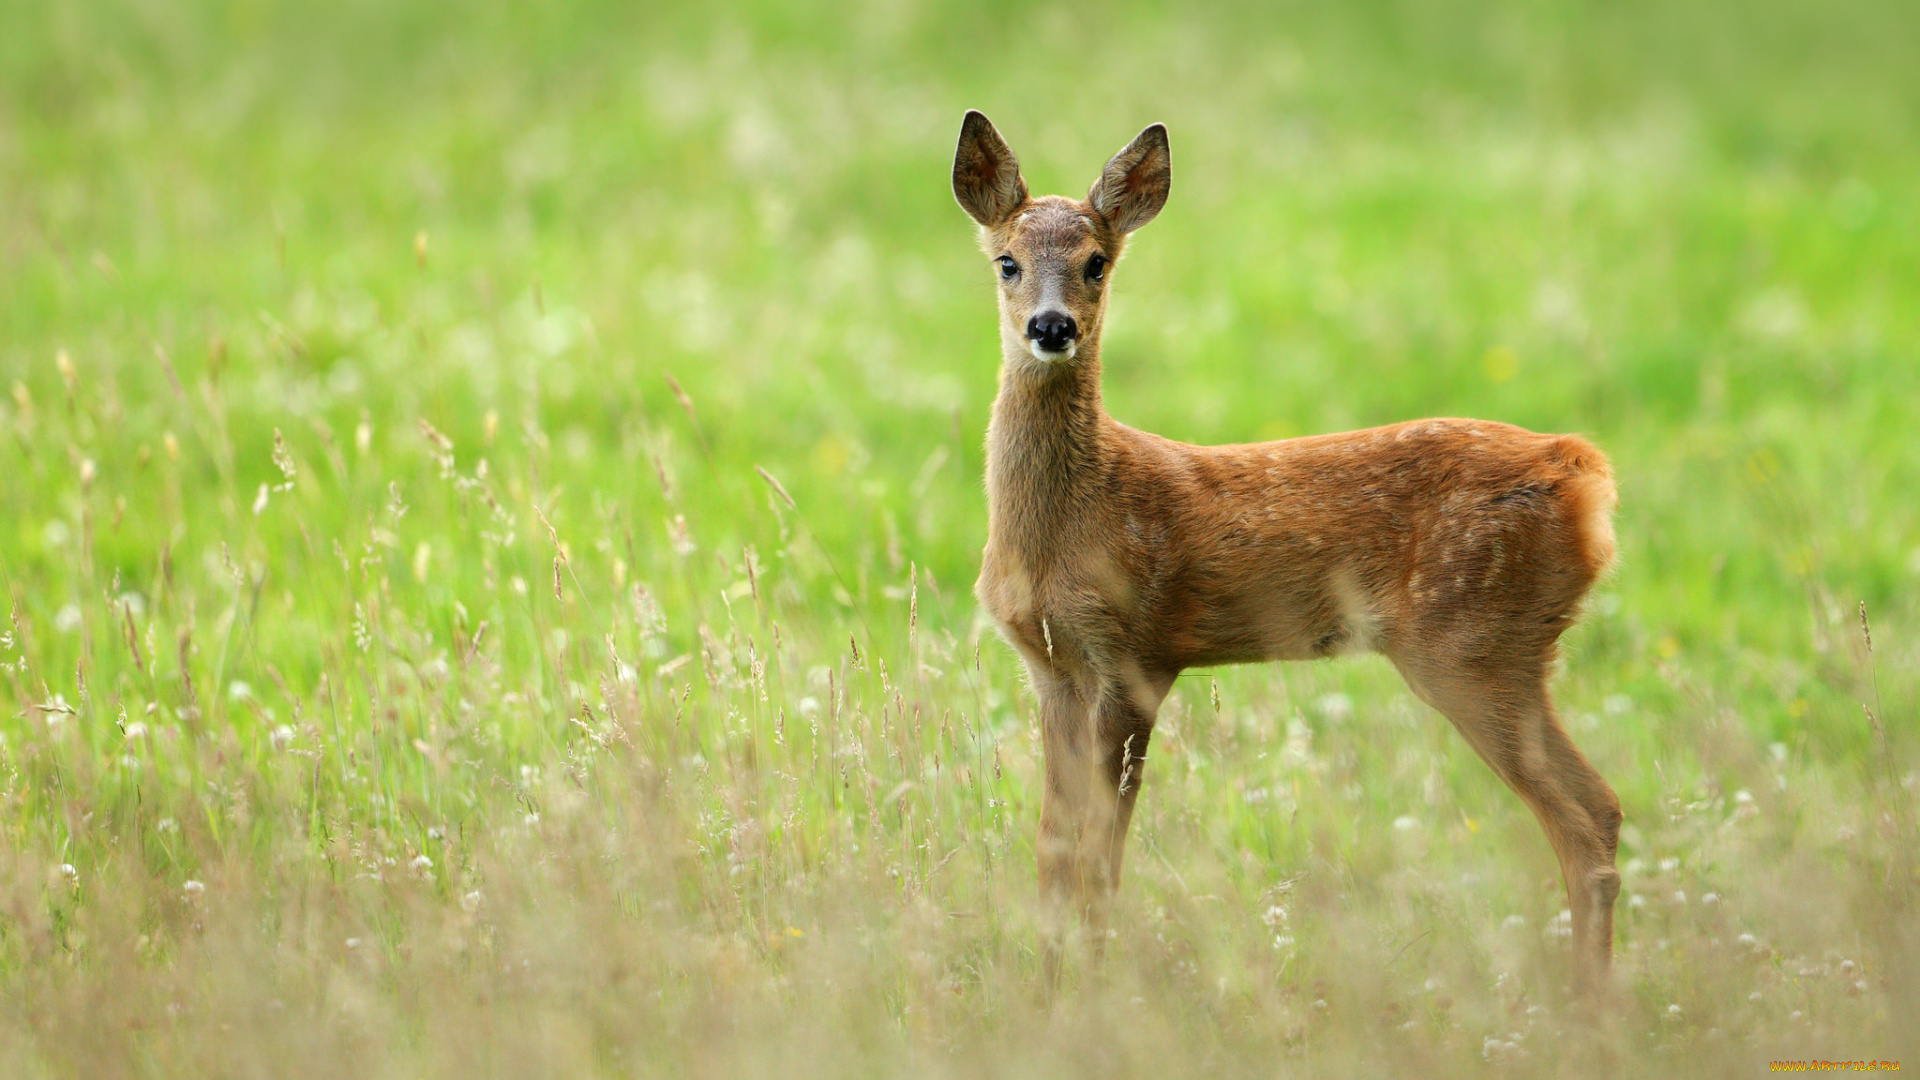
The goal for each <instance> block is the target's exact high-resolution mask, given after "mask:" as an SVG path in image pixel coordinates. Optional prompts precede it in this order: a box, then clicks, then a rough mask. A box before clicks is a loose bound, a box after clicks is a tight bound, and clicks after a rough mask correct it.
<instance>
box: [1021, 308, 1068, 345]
mask: <svg viewBox="0 0 1920 1080" xmlns="http://www.w3.org/2000/svg"><path fill="white" fill-rule="evenodd" d="M1078 336H1080V327H1079V326H1077V325H1075V324H1074V321H1073V316H1071V315H1068V314H1067V313H1066V312H1064V311H1043V312H1041V313H1040V314H1038V315H1035V316H1034V317H1033V318H1031V319H1028V320H1027V340H1029V341H1032V342H1034V343H1035V344H1037V345H1039V346H1040V347H1041V348H1043V349H1045V350H1047V351H1048V352H1064V351H1065V350H1066V347H1067V346H1068V345H1070V344H1072V343H1073V339H1074V338H1076V337H1078Z"/></svg>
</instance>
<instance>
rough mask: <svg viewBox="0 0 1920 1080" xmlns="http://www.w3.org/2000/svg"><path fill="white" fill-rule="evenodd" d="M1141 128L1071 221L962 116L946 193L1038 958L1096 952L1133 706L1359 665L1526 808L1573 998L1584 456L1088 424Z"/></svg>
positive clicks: (1156, 159)
mask: <svg viewBox="0 0 1920 1080" xmlns="http://www.w3.org/2000/svg"><path fill="white" fill-rule="evenodd" d="M1172 176H1173V171H1172V158H1171V154H1170V150H1169V147H1168V142H1167V129H1166V127H1165V126H1164V125H1162V124H1153V125H1150V126H1149V127H1147V128H1146V129H1144V130H1143V131H1141V132H1140V134H1139V135H1138V136H1137V137H1135V138H1134V139H1133V141H1132V142H1130V143H1128V144H1127V145H1126V147H1125V148H1124V149H1122V150H1121V151H1120V152H1119V153H1118V154H1116V155H1114V157H1113V158H1112V160H1110V161H1108V162H1107V164H1106V167H1105V168H1103V169H1102V170H1101V172H1100V175H1099V177H1098V178H1097V179H1095V180H1094V182H1093V186H1092V187H1091V189H1089V191H1088V192H1087V197H1086V198H1085V199H1073V198H1069V197H1066V196H1061V195H1044V196H1039V197H1035V196H1032V195H1030V194H1029V193H1028V190H1027V184H1026V180H1025V179H1024V178H1023V177H1022V176H1021V173H1020V165H1019V162H1018V160H1017V159H1016V158H1015V156H1014V153H1013V151H1012V149H1011V148H1009V146H1008V145H1007V142H1006V140H1005V139H1003V138H1002V137H1001V136H1000V133H999V132H998V131H997V130H995V128H994V126H993V124H992V122H991V121H989V120H988V119H987V118H986V116H985V115H983V114H981V113H980V112H978V111H969V112H968V113H967V114H966V118H965V120H964V121H963V123H962V125H961V129H960V140H959V145H958V147H957V148H956V150H955V153H954V162H953V193H954V197H955V198H956V199H957V200H958V202H959V203H960V206H961V208H962V209H963V210H965V211H966V213H967V215H968V216H969V217H971V218H972V219H973V221H974V222H975V223H976V224H977V225H978V226H979V240H980V246H981V248H982V250H983V251H984V252H985V253H986V254H987V256H988V258H989V260H990V266H991V269H992V273H993V276H994V278H995V280H996V283H997V291H998V299H999V308H1000V346H1001V366H1000V372H999V387H998V392H997V394H996V396H995V398H994V401H993V406H992V415H991V420H990V422H989V424H988V429H987V438H986V493H987V522H988V524H987V541H986V546H985V550H984V551H983V553H982V556H981V568H980V576H979V579H978V581H977V583H976V585H975V590H974V591H975V595H976V597H977V598H978V600H979V602H980V604H981V607H982V609H983V610H984V611H985V612H986V613H987V614H989V615H990V616H991V617H992V619H993V620H994V622H995V623H996V624H997V627H998V629H999V631H1000V633H1001V635H1002V636H1004V637H1005V638H1006V640H1007V641H1008V642H1009V643H1010V644H1011V645H1012V646H1013V648H1014V649H1015V650H1016V651H1017V652H1018V654H1019V656H1020V659H1021V660H1022V661H1023V665H1024V667H1025V669H1026V675H1027V678H1028V682H1029V686H1030V688H1031V690H1032V693H1033V696H1034V698H1035V699H1036V701H1037V713H1038V720H1039V728H1040V736H1041V750H1042V756H1043V763H1044V764H1043V772H1044V784H1045V786H1044V790H1043V792H1042V800H1041V811H1040V823H1039V833H1038V837H1037V840H1036V843H1035V850H1036V854H1037V860H1038V879H1039V891H1040V896H1041V910H1042V911H1043V912H1044V913H1046V916H1045V918H1044V920H1043V924H1042V925H1043V926H1045V927H1049V928H1050V929H1047V930H1046V931H1045V934H1044V937H1045V941H1046V945H1045V948H1044V950H1043V952H1044V956H1045V960H1046V968H1047V971H1048V977H1049V980H1050V981H1057V978H1058V972H1059V964H1060V963H1061V949H1062V947H1063V946H1062V944H1061V943H1062V942H1063V941H1064V940H1065V934H1066V931H1065V930H1064V929H1063V927H1065V926H1066V925H1068V924H1069V923H1073V922H1078V923H1079V924H1081V925H1083V926H1085V927H1087V928H1088V929H1089V930H1091V931H1092V935H1091V936H1093V937H1094V938H1095V939H1096V940H1098V939H1100V938H1103V937H1104V936H1105V935H1106V929H1105V928H1106V925H1107V922H1108V920H1109V909H1110V907H1111V905H1112V902H1113V897H1114V894H1115V891H1116V890H1117V888H1118V886H1119V882H1120V870H1121V862H1122V856H1123V854H1124V849H1125V844H1126V836H1127V828H1128V825H1129V823H1130V821H1131V820H1132V816H1133V809H1134V803H1135V800H1136V799H1137V798H1138V796H1139V793H1140V790H1141V784H1142V780H1143V779H1144V775H1143V774H1144V769H1145V765H1146V761H1147V747H1148V744H1149V742H1150V741H1151V739H1152V737H1153V729H1154V722H1155V718H1156V716H1157V715H1158V712H1159V709H1160V706H1161V703H1162V702H1163V701H1164V700H1165V698H1166V697H1167V694H1168V692H1169V691H1170V689H1171V688H1172V686H1173V682H1174V679H1175V678H1176V677H1177V676H1178V675H1179V674H1180V673H1181V672H1182V671H1184V670H1186V669H1189V668H1195V667H1215V666H1219V665H1226V664H1239V663H1254V662H1262V661H1269V660H1310V659H1316V658H1321V657H1328V656H1334V655H1339V654H1347V653H1360V652H1376V653H1380V654H1382V655H1384V656H1385V657H1386V658H1387V659H1388V660H1389V661H1390V662H1391V663H1392V664H1393V666H1394V667H1395V668H1396V669H1397V670H1398V671H1399V673H1400V675H1401V676H1402V678H1404V679H1405V681H1406V683H1407V685H1408V687H1409V688H1410V689H1411V690H1412V692H1413V693H1414V695H1415V696H1416V697H1418V698H1419V699H1420V700H1422V701H1424V702H1426V703H1427V704H1429V705H1431V706H1432V707H1433V708H1434V709H1436V710H1437V711H1439V712H1440V713H1441V714H1442V715H1444V716H1445V717H1446V718H1447V719H1448V720H1449V721H1451V722H1452V724H1453V726H1454V727H1455V728H1456V729H1458V731H1459V732H1460V734H1461V735H1462V736H1464V737H1465V739H1466V741H1467V743H1468V745H1470V746H1471V747H1472V748H1473V749H1474V750H1475V751H1476V752H1477V753H1478V754H1479V756H1480V757H1481V758H1482V759H1483V760H1484V761H1485V762H1486V764H1487V765H1488V766H1490V767H1491V768H1492V770H1493V771H1494V773H1495V774H1496V775H1498V776H1499V778H1500V779H1501V780H1502V781H1504V782H1505V783H1506V784H1507V786H1508V787H1509V788H1511V789H1512V790H1513V791H1514V793H1515V794H1517V795H1518V796H1519V797H1520V799H1521V800H1522V801H1523V802H1524V803H1525V804H1526V805H1527V807H1528V808H1529V809H1530V810H1531V811H1532V812H1533V814H1534V816H1535V817H1536V818H1537V819H1538V821H1539V824H1540V826H1541V828H1542V829H1543V830H1544V831H1545V832H1546V835H1547V840H1548V842H1549V843H1550V844H1551V845H1552V848H1553V851H1554V854H1555V855H1556V857H1557V859H1558V862H1559V866H1560V871H1561V876H1562V878H1563V881H1564V884H1565V887H1566V895H1567V910H1568V912H1570V914H1571V920H1572V949H1573V965H1572V972H1573V983H1574V986H1575V988H1576V990H1587V989H1594V988H1598V987H1599V986H1601V985H1602V984H1603V983H1604V980H1605V978H1606V974H1607V970H1608V966H1609V963H1610V959H1611V955H1612V943H1613V904H1614V900H1615V898H1616V896H1617V895H1618V894H1619V891H1620V874H1619V871H1618V870H1616V869H1615V866H1614V859H1615V852H1616V850H1617V848H1618V844H1619V835H1620V825H1621V820H1622V815H1621V810H1620V801H1619V799H1618V798H1617V797H1616V796H1615V794H1614V792H1613V789H1612V788H1610V787H1609V786H1608V785H1607V782H1606V780H1605V779H1603V778H1602V777H1601V776H1600V774H1599V772H1598V771H1596V770H1595V769H1594V767H1593V765H1592V764H1590V763H1589V762H1588V760H1587V758H1586V756H1585V755H1584V754H1582V753H1581V751H1580V750H1579V748H1578V747H1576V746H1575V745H1574V743H1573V741H1572V739H1571V738H1569V737H1568V735H1567V732H1566V729H1565V728H1564V727H1563V726H1562V725H1561V723H1560V720H1559V717H1558V715H1557V714H1556V711H1555V708H1554V703H1553V699H1552V697H1551V696H1550V694H1549V693H1548V681H1549V676H1550V674H1551V670H1552V668H1553V666H1554V664H1555V660H1556V656H1557V649H1558V642H1559V639H1560V636H1561V634H1562V632H1563V631H1565V630H1566V629H1567V628H1568V627H1569V626H1570V625H1572V623H1573V622H1574V620H1575V619H1576V617H1577V616H1578V614H1579V610H1580V608H1581V605H1582V601H1583V598H1584V597H1585V596H1586V594H1587V592H1588V590H1589V589H1590V588H1591V587H1592V585H1593V584H1594V582H1595V581H1596V580H1597V579H1598V578H1599V577H1600V576H1601V575H1602V574H1603V573H1604V572H1606V571H1607V569H1608V568H1609V567H1610V565H1611V564H1612V562H1613V559H1614V549H1615V541H1614V532H1613V512H1614V510H1615V506H1616V502H1617V496H1616V494H1615V489H1614V482H1613V475H1612V469H1611V466H1610V465H1609V463H1608V461H1607V458H1606V457H1605V456H1604V455H1603V454H1602V453H1601V452H1600V451H1599V450H1598V449H1596V448H1595V447H1594V446H1593V445H1592V444H1591V443H1589V442H1588V441H1587V440H1585V439H1583V438H1580V437H1578V436H1575V435H1543V434H1536V433H1534V432H1531V431H1527V430H1524V429H1522V428H1519V427H1514V426H1511V425H1508V424H1502V423H1494V422H1489V421H1483V420H1464V419H1428V420H1414V421H1410V422H1405V423H1398V424H1391V425H1388V426H1385V427H1376V428H1370V429H1366V430H1362V431H1350V432H1344V433H1339V434H1323V435H1311V436H1306V437H1301V438H1292V439H1282V440H1279V441H1273V442H1255V443H1241V444H1234V445H1224V446H1197V445H1190V444H1187V443H1181V442H1175V441H1173V440H1171V439H1166V438H1162V437H1160V436H1158V435H1153V434H1149V433H1148V432H1145V431H1138V430H1135V429H1133V428H1130V427H1128V426H1126V425H1125V424H1122V423H1119V422H1118V421H1116V420H1114V419H1113V418H1112V417H1111V416H1109V415H1108V414H1107V412H1106V410H1105V408H1104V407H1103V405H1102V402H1101V391H1100V338H1101V327H1102V324H1103V322H1104V319H1105V316H1106V310H1107V298H1108V295H1109V293H1110V290H1111V283H1112V281H1113V271H1114V269H1115V268H1116V267H1117V265H1118V263H1119V261H1120V258H1121V254H1122V251H1123V250H1124V248H1125V246H1126V242H1127V239H1128V237H1129V236H1131V235H1132V234H1133V232H1134V231H1135V230H1137V229H1139V228H1140V227H1141V226H1143V225H1145V224H1147V223H1148V222H1149V221H1151V220H1153V218H1154V217H1155V216H1156V215H1158V214H1159V212H1160V210H1161V208H1162V207H1163V206H1165V205H1166V201H1167V196H1168V192H1169V190H1170V188H1171V182H1172Z"/></svg>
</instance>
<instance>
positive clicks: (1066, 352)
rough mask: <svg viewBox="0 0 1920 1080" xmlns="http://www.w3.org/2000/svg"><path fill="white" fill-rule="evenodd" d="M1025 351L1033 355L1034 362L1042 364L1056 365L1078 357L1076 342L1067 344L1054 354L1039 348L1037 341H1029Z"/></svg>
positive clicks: (1049, 350) (1051, 351)
mask: <svg viewBox="0 0 1920 1080" xmlns="http://www.w3.org/2000/svg"><path fill="white" fill-rule="evenodd" d="M1027 351H1028V352H1030V353H1032V354H1033V358H1034V359H1035V360H1038V361H1040V362H1041V363H1043V364H1058V363H1061V362H1063V361H1067V360H1071V359H1073V358H1074V357H1075V356H1078V355H1079V354H1080V343H1079V342H1077V341H1069V342H1067V347H1066V348H1064V349H1061V350H1060V351H1059V352H1054V351H1053V350H1051V349H1043V348H1041V347H1040V343H1039V342H1037V341H1029V342H1027Z"/></svg>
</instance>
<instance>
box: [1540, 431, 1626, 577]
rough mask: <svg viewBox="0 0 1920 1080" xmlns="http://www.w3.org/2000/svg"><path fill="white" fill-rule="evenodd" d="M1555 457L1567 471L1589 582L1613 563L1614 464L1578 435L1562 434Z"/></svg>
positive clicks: (1617, 498)
mask: <svg viewBox="0 0 1920 1080" xmlns="http://www.w3.org/2000/svg"><path fill="white" fill-rule="evenodd" d="M1554 457H1556V458H1557V459H1558V460H1559V463H1560V465H1561V466H1562V467H1563V468H1565V469H1566V470H1567V476H1566V479H1565V480H1564V481H1563V484H1562V488H1561V490H1562V491H1564V492H1565V493H1566V499H1567V509H1568V512H1569V516H1570V517H1571V518H1572V521H1573V524H1574V528H1575V529H1576V531H1577V535H1578V537H1579V542H1580V555H1581V558H1582V559H1583V560H1584V561H1585V562H1586V567H1587V571H1588V574H1589V577H1588V584H1589V585H1591V584H1592V583H1593V582H1594V581H1595V580H1598V579H1599V577H1600V575H1602V574H1604V573H1606V572H1607V569H1608V568H1609V567H1611V566H1612V565H1613V557H1614V550H1615V547H1614V539H1613V510H1614V507H1615V506H1618V505H1619V503H1620V496H1619V494H1618V493H1617V492H1616V491H1615V490H1614V487H1613V466H1612V465H1609V464H1608V463H1607V456H1606V455H1605V454H1603V453H1601V452H1600V449H1599V448H1598V447H1596V446H1594V445H1593V444H1592V443H1590V442H1588V441H1587V440H1585V439H1582V438H1580V437H1579V436H1578V435H1562V436H1560V438H1559V440H1558V441H1557V442H1556V443H1555V444H1554Z"/></svg>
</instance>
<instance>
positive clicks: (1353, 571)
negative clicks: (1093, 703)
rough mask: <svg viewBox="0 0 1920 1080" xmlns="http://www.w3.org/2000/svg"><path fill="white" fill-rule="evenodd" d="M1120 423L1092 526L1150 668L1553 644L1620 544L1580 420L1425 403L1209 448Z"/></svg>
mask: <svg viewBox="0 0 1920 1080" xmlns="http://www.w3.org/2000/svg"><path fill="white" fill-rule="evenodd" d="M1114 440H1115V444H1114V445H1115V450H1116V453H1115V457H1114V461H1115V465H1116V467H1115V469H1114V470H1113V473H1112V481H1111V483H1112V492H1111V497H1110V498H1109V499H1107V500H1106V502H1105V505H1106V506H1107V507H1108V508H1109V509H1108V511H1107V512H1108V513H1109V514H1110V515H1111V520H1110V521H1109V522H1108V523H1107V524H1106V525H1105V526H1104V528H1103V529H1101V530H1099V532H1101V533H1103V534H1104V535H1107V536H1110V537H1113V538H1114V542H1113V544H1112V550H1110V551H1109V552H1107V553H1106V554H1105V555H1104V558H1105V559H1107V560H1108V561H1110V562H1111V563H1113V564H1116V565H1117V566H1118V567H1121V568H1124V572H1125V575H1126V576H1127V577H1128V578H1129V579H1130V581H1131V582H1132V587H1131V589H1130V590H1129V592H1130V594H1131V599H1132V601H1133V610H1131V611H1129V612H1115V613H1114V616H1115V618H1116V620H1118V621H1120V622H1124V623H1125V624H1126V625H1125V627H1124V629H1125V631H1126V634H1125V636H1126V637H1127V638H1128V640H1129V644H1130V645H1131V647H1132V648H1133V649H1134V650H1135V651H1143V652H1147V653H1151V654H1152V655H1153V656H1154V657H1155V661H1156V662H1155V663H1154V664H1153V665H1152V666H1155V667H1160V668H1165V669H1168V670H1178V669H1179V668H1183V667H1188V666H1193V665H1198V664H1209V663H1223V662H1236V661H1248V660H1261V659H1271V658H1305V657H1313V656H1323V655H1328V654H1332V653H1337V652H1344V651H1356V650H1365V649H1378V650H1380V651H1384V652H1388V653H1389V654H1396V653H1402V654H1404V653H1411V652H1418V651H1421V650H1422V649H1431V648H1439V647H1444V648H1445V649H1448V650H1450V651H1451V652H1452V653H1454V654H1455V656H1454V658H1455V659H1458V660H1465V661H1469V662H1471V661H1473V660H1474V659H1475V657H1476V656H1478V655H1480V654H1486V655H1487V656H1489V657H1491V656H1492V654H1493V653H1494V652H1495V651H1496V650H1500V651H1505V652H1508V653H1511V652H1513V651H1514V650H1516V649H1517V650H1519V651H1520V652H1534V653H1539V654H1544V653H1545V652H1546V651H1548V650H1550V649H1551V648H1552V644H1553V642H1554V640H1555V639H1556V638H1557V637H1558V636H1559V634H1560V632H1561V631H1562V630H1564V629H1565V627H1566V626H1567V624H1568V623H1569V622H1570V621H1571V618H1572V616H1573V613H1574V612H1575V610H1576V608H1577V606H1578V604H1579V601H1580V598H1581V597H1582V596H1583V595H1584V594H1585V592H1586V591H1587V589H1588V587H1589V586H1591V584H1592V583H1593V581H1594V579H1595V578H1596V577H1597V576H1598V575H1599V574H1600V573H1601V572H1602V571H1603V570H1604V569H1605V568H1606V566H1607V564H1608V563H1609V562H1610V561H1611V559H1612V557H1613V531H1612V525H1611V517H1610V515H1611V511H1612V508H1613V503H1614V493H1613V483H1612V478H1611V473H1610V470H1609V468H1608V465H1607V462H1606V459H1605V458H1604V457H1603V456H1602V455H1601V454H1600V452H1599V451H1598V450H1596V449H1595V448H1594V447H1593V446H1592V445H1591V444H1589V443H1587V442H1586V441H1585V440H1583V439H1580V438H1578V437H1575V436H1568V435H1540V434H1536V433H1534V432H1530V431H1526V430H1523V429H1521V428H1517V427H1512V426H1510V425H1506V424H1496V423H1489V422H1485V421H1474V420H1421V421H1414V422H1410V423H1404V424H1394V425H1391V426H1388V427H1381V428H1371V429H1367V430H1364V431H1354V432H1345V433H1341V434H1335V435H1320V436H1311V437H1307V438H1300V439H1287V440H1282V441H1278V442H1269V443H1253V444H1241V445H1233V446H1211V447H1201V446H1189V445H1185V444H1181V443H1175V442H1171V441H1169V440H1165V439H1161V438H1158V437H1157V436H1152V435H1147V434H1145V433H1141V432H1135V431H1132V430H1130V429H1126V428H1122V427H1119V426H1118V425H1116V427H1115V430H1114ZM1109 572H1110V571H1109Z"/></svg>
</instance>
